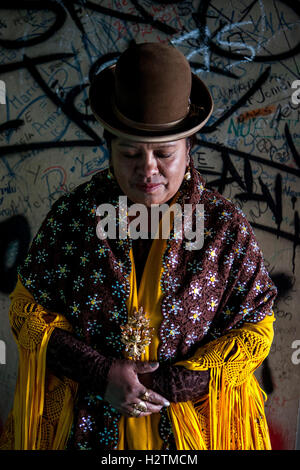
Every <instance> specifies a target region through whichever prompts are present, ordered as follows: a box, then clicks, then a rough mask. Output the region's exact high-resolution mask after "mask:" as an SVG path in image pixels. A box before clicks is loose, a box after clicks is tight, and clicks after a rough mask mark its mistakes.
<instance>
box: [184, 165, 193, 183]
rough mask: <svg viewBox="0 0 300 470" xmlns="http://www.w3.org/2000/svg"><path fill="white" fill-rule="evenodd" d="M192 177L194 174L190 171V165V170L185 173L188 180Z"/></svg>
mask: <svg viewBox="0 0 300 470" xmlns="http://www.w3.org/2000/svg"><path fill="white" fill-rule="evenodd" d="M191 177H192V175H191V172H190V167H188V170H187V172H186V173H185V175H184V179H185V180H186V181H189V180H190V179H191Z"/></svg>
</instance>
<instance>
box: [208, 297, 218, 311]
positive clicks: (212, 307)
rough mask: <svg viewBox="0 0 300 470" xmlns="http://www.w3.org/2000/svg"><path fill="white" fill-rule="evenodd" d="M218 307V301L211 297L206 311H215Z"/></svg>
mask: <svg viewBox="0 0 300 470" xmlns="http://www.w3.org/2000/svg"><path fill="white" fill-rule="evenodd" d="M217 306H218V299H216V298H213V297H211V299H210V301H209V302H207V308H208V310H215V309H216V308H217Z"/></svg>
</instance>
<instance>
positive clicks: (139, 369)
mask: <svg viewBox="0 0 300 470" xmlns="http://www.w3.org/2000/svg"><path fill="white" fill-rule="evenodd" d="M158 367H159V364H158V362H157V363H149V362H134V361H130V360H127V359H117V360H115V361H114V362H113V363H112V365H111V367H110V370H109V372H108V376H107V387H106V391H105V394H104V399H105V400H106V401H108V402H109V403H110V405H111V406H112V407H113V408H115V409H116V410H117V411H119V412H120V413H121V414H122V415H124V416H127V417H132V416H135V417H141V416H149V415H151V414H152V413H158V412H159V411H160V410H161V409H162V407H163V406H169V405H170V403H169V402H168V400H167V399H165V398H164V397H163V396H161V395H159V394H158V393H155V392H153V391H152V390H150V389H147V388H146V387H145V386H144V385H142V384H141V382H140V381H139V379H138V374H147V373H149V372H153V371H155V370H156V369H157V368H158ZM145 392H147V399H146V400H145V398H143V395H144V394H145ZM134 405H140V407H141V408H145V406H146V407H147V408H145V411H140V413H139V414H138V416H137V415H133V414H132V413H133V412H134V411H135V408H134Z"/></svg>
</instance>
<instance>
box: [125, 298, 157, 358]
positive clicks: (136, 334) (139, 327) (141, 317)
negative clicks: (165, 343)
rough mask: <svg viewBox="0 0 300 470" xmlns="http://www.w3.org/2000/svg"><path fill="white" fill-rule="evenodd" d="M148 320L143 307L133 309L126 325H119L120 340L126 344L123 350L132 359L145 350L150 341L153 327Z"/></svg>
mask: <svg viewBox="0 0 300 470" xmlns="http://www.w3.org/2000/svg"><path fill="white" fill-rule="evenodd" d="M149 324H150V320H149V319H148V318H147V317H146V313H145V312H144V310H143V307H140V308H139V310H136V309H134V312H133V314H132V315H130V317H129V319H128V322H127V323H126V325H124V326H121V330H122V333H121V341H122V343H123V344H125V345H126V348H125V351H126V352H127V353H128V355H129V357H130V358H131V359H133V360H134V361H136V360H138V359H139V358H140V356H141V355H142V354H144V352H145V348H146V346H149V344H150V343H151V339H152V335H153V330H154V328H150V327H149Z"/></svg>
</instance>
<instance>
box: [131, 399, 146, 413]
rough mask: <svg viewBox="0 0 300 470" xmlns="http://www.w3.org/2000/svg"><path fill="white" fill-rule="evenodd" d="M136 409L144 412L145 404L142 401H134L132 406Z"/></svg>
mask: <svg viewBox="0 0 300 470" xmlns="http://www.w3.org/2000/svg"><path fill="white" fill-rule="evenodd" d="M133 408H135V409H136V410H139V411H142V412H143V413H146V411H147V405H146V403H144V402H143V401H140V402H139V403H135V405H134V406H133Z"/></svg>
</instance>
